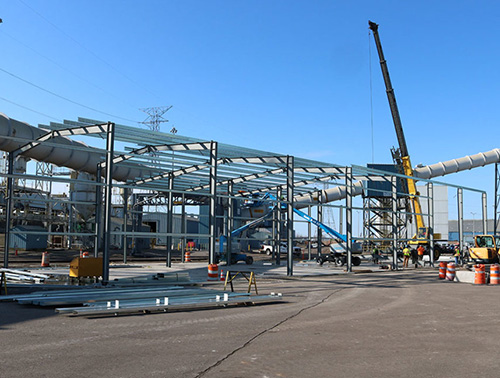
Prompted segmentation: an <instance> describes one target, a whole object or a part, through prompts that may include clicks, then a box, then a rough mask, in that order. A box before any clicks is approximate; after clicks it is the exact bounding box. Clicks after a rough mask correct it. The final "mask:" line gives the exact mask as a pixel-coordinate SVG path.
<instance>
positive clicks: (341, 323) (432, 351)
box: [0, 263, 500, 378]
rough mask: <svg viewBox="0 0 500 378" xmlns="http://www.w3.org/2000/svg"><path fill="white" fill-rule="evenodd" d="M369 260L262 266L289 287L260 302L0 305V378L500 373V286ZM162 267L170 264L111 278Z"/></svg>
mask: <svg viewBox="0 0 500 378" xmlns="http://www.w3.org/2000/svg"><path fill="white" fill-rule="evenodd" d="M181 265H189V264H178V265H176V267H175V268H174V269H179V270H187V271H189V272H190V274H191V271H192V276H193V277H194V278H200V279H202V278H203V276H205V277H206V265H204V266H201V265H200V266H197V265H192V266H181ZM242 267H243V266H242ZM359 268H364V271H365V272H366V271H367V268H368V269H373V272H372V273H359V274H344V273H343V272H342V269H340V268H333V267H328V266H325V267H318V266H317V265H315V264H308V263H298V264H296V266H295V270H296V273H297V276H296V277H294V278H287V277H286V276H285V275H283V273H282V272H283V271H284V272H285V273H286V268H285V267H283V266H282V267H274V268H273V267H269V266H264V265H259V266H257V267H256V271H258V278H257V283H258V286H259V293H264V294H267V293H270V292H281V293H283V295H284V301H283V302H282V303H277V304H268V305H261V306H246V307H229V308H224V309H210V310H198V311H185V312H171V313H159V314H148V315H133V316H118V317H102V318H85V317H66V316H62V315H56V314H55V313H54V309H53V308H39V307H34V306H21V305H18V304H16V303H11V302H0V375H1V376H2V377H26V376H34V377H69V376H71V377H91V376H94V377H103V376H108V377H218V378H220V377H360V378H362V377H372V378H373V377H384V378H389V377H398V378H399V377H403V376H407V377H426V378H427V377H454V378H461V377H474V376H479V375H481V376H489V377H496V376H498V375H497V374H498V372H497V371H498V351H497V349H498V348H497V346H498V340H500V327H499V323H500V317H499V316H498V314H499V313H500V301H499V300H498V297H499V295H500V287H496V286H474V285H470V284H465V283H455V282H445V281H439V280H438V278H437V277H438V272H437V270H436V269H431V268H425V269H417V270H414V269H410V270H405V271H384V270H381V269H378V267H376V266H369V265H368V264H363V265H362V266H361V267H359ZM156 270H163V271H165V269H164V268H163V266H162V265H161V264H160V265H158V266H155V265H150V266H140V267H139V266H136V267H132V268H118V267H116V268H112V269H111V275H112V277H113V276H114V275H116V276H121V277H125V276H127V275H128V276H130V275H135V274H138V273H141V272H142V273H143V274H145V273H146V272H147V273H148V274H149V273H151V272H152V271H156ZM280 270H281V273H280ZM125 272H128V273H125ZM300 272H302V273H300ZM240 285H241V289H242V291H244V288H245V287H246V285H245V283H244V282H243V281H240V282H238V283H237V284H236V288H239V287H240ZM221 286H222V283H217V284H215V285H212V286H211V287H213V288H217V289H220V288H221Z"/></svg>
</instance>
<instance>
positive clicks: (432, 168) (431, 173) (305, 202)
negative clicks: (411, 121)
mask: <svg viewBox="0 0 500 378" xmlns="http://www.w3.org/2000/svg"><path fill="white" fill-rule="evenodd" d="M499 162H500V149H499V148H495V149H493V150H491V151H488V152H481V153H478V154H475V155H469V156H465V157H462V158H459V159H453V160H448V161H444V162H441V163H436V164H431V165H428V166H425V167H421V168H416V169H414V170H413V176H414V177H416V178H421V179H431V178H434V177H439V176H445V175H449V174H450V173H456V172H461V171H466V170H470V169H472V168H478V167H483V166H485V165H488V164H493V163H499ZM362 192H363V182H362V181H357V182H355V183H354V184H353V187H352V195H353V196H358V195H360V194H362ZM345 197H346V188H345V187H343V186H337V187H335V188H330V189H326V190H321V191H318V192H314V193H310V194H306V195H302V196H300V197H297V198H295V208H297V209H301V208H304V207H307V206H309V205H316V204H318V203H328V202H332V201H338V200H341V199H344V198H345Z"/></svg>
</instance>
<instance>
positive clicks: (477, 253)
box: [469, 235, 500, 263]
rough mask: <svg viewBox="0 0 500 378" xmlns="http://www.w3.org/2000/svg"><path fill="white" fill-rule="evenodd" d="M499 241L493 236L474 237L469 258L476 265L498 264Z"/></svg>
mask: <svg viewBox="0 0 500 378" xmlns="http://www.w3.org/2000/svg"><path fill="white" fill-rule="evenodd" d="M499 251H500V239H499V238H495V237H494V236H493V235H477V236H475V237H474V247H473V248H471V249H470V250H469V253H470V257H471V259H472V260H473V261H474V262H477V263H496V262H498V252H499Z"/></svg>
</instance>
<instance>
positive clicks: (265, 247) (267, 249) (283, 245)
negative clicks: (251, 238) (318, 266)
mask: <svg viewBox="0 0 500 378" xmlns="http://www.w3.org/2000/svg"><path fill="white" fill-rule="evenodd" d="M259 252H260V253H265V254H266V255H268V256H270V255H271V253H273V247H272V245H270V244H262V246H261V247H260V251H259ZM287 252H288V248H287V244H286V243H281V244H280V253H282V254H283V253H287ZM301 253H302V249H300V247H297V246H294V247H293V254H294V255H295V256H300V255H301Z"/></svg>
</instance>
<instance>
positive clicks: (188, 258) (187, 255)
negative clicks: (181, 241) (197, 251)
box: [184, 251, 191, 262]
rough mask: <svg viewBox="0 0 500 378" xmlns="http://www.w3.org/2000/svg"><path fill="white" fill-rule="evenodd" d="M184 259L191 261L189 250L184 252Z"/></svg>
mask: <svg viewBox="0 0 500 378" xmlns="http://www.w3.org/2000/svg"><path fill="white" fill-rule="evenodd" d="M184 261H185V262H191V252H189V251H186V253H184Z"/></svg>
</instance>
